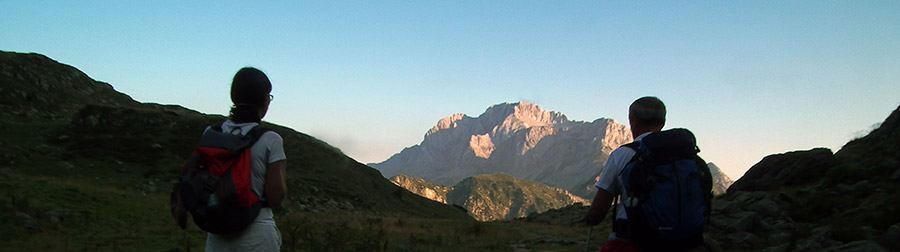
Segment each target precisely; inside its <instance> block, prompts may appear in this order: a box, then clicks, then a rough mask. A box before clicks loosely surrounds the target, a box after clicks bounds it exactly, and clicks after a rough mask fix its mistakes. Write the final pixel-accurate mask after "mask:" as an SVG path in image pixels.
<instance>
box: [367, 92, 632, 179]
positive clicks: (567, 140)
mask: <svg viewBox="0 0 900 252" xmlns="http://www.w3.org/2000/svg"><path fill="white" fill-rule="evenodd" d="M630 141H631V134H630V132H629V131H628V129H627V127H625V126H624V125H622V124H619V123H617V122H615V121H613V120H611V119H606V118H600V119H597V120H595V121H594V122H576V121H570V120H569V119H568V118H567V117H566V116H565V115H564V114H562V113H560V112H555V111H548V110H544V109H543V108H541V107H540V106H538V105H536V104H533V103H531V102H527V101H519V102H516V103H501V104H496V105H493V106H490V107H489V108H487V109H486V110H485V111H484V113H482V114H481V115H479V116H478V117H474V118H473V117H469V116H467V115H465V114H453V115H451V116H448V117H445V118H443V119H441V120H439V121H438V123H437V124H436V125H435V126H434V127H432V128H431V129H430V130H428V132H427V133H426V134H425V139H424V140H423V141H422V143H421V144H419V145H417V146H412V147H409V148H406V149H404V150H403V151H401V152H400V153H398V154H396V155H394V156H392V157H391V158H390V159H388V160H385V161H384V162H382V163H378V164H371V166H372V167H375V168H376V169H379V170H380V171H381V172H382V174H383V175H384V176H386V177H391V176H394V175H397V174H407V175H409V176H413V177H420V178H424V179H425V180H427V181H429V182H433V183H436V184H439V185H447V186H449V185H454V184H456V183H458V182H460V181H461V180H462V179H464V178H467V177H471V176H475V175H479V174H494V173H506V174H510V175H512V176H514V177H516V178H520V179H528V180H534V181H538V182H541V183H545V184H548V185H551V186H556V187H560V188H564V189H566V190H572V189H576V188H581V187H580V186H577V185H580V184H581V183H582V182H583V181H581V180H586V179H589V178H591V177H594V176H595V175H596V174H597V173H599V170H600V169H599V166H602V165H603V164H602V163H603V162H604V161H605V160H606V157H607V156H608V154H609V152H611V151H612V150H613V149H615V148H617V147H619V146H620V145H622V144H625V143H628V142H630ZM578 195H581V194H580V193H579V194H578Z"/></svg>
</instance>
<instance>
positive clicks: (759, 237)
mask: <svg viewBox="0 0 900 252" xmlns="http://www.w3.org/2000/svg"><path fill="white" fill-rule="evenodd" d="M898 128H900V107H898V108H897V110H895V111H894V112H893V113H891V115H890V116H888V118H887V119H886V120H885V121H884V123H882V124H881V126H880V127H878V128H877V129H875V130H874V131H872V132H871V133H870V134H868V135H867V136H865V137H862V138H860V139H856V140H853V141H851V142H849V143H847V144H846V145H844V147H843V148H841V150H840V151H838V152H837V153H835V154H832V152H831V150H828V149H822V148H817V149H812V150H807V151H795V152H789V153H784V154H776V155H770V156H768V157H766V158H764V159H763V160H762V161H760V162H759V163H757V164H756V165H754V166H753V167H751V168H750V170H748V171H747V173H746V174H745V175H744V176H743V177H741V179H739V180H738V181H735V182H734V184H733V185H732V186H731V187H730V188H729V189H728V195H726V196H725V197H720V198H717V199H716V200H715V201H714V202H713V209H712V214H711V219H710V221H709V229H708V230H709V234H710V237H712V238H713V239H714V240H716V241H717V242H718V243H720V244H721V245H722V247H723V248H724V249H725V250H758V251H898V250H900V242H897V240H898V237H900V235H898V234H900V216H898V215H897V213H898V212H900V195H898V194H897V193H895V192H897V191H900V133H898V132H900V130H898Z"/></svg>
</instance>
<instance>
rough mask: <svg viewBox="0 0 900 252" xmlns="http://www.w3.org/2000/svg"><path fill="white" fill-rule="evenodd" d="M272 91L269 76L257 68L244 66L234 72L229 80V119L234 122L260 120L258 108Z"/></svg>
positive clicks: (264, 102) (264, 103)
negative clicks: (230, 104) (231, 104)
mask: <svg viewBox="0 0 900 252" xmlns="http://www.w3.org/2000/svg"><path fill="white" fill-rule="evenodd" d="M269 92H272V83H271V82H269V77H266V74H265V73H263V72H262V71H260V70H259V69H256V68H252V67H245V68H241V70H238V72H237V73H236V74H234V79H233V80H232V81H231V102H233V103H234V105H233V106H231V115H230V117H231V121H233V122H235V123H245V122H257V123H259V122H261V121H262V118H259V109H260V108H262V107H263V106H265V105H266V101H268V99H269Z"/></svg>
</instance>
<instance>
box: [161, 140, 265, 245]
mask: <svg viewBox="0 0 900 252" xmlns="http://www.w3.org/2000/svg"><path fill="white" fill-rule="evenodd" d="M267 131H269V129H267V128H265V127H262V126H256V127H253V129H251V130H250V132H248V133H247V134H246V135H243V136H242V135H234V134H231V133H228V132H222V126H221V125H213V126H210V128H209V130H207V131H206V132H204V133H203V136H201V137H200V141H199V143H198V144H197V148H196V149H195V150H194V152H193V154H191V156H190V158H188V160H187V162H185V164H184V166H183V167H182V168H181V179H180V180H179V182H178V183H177V184H175V188H174V189H173V191H172V195H171V210H172V215H173V217H175V220H176V221H177V222H178V226H179V227H181V228H182V229H184V228H185V227H186V226H187V216H186V212H190V213H191V216H192V217H193V219H194V223H195V224H197V227H199V228H200V229H202V230H204V231H207V232H210V233H214V234H234V233H237V232H240V231H241V230H243V229H244V228H246V227H247V226H248V225H250V223H251V222H253V220H254V219H256V216H257V215H259V210H260V208H262V207H264V206H265V205H266V202H263V201H260V200H259V197H257V196H256V194H254V193H253V192H252V191H251V190H250V173H251V170H252V168H251V162H250V161H251V155H250V147H251V146H253V144H254V143H256V141H257V140H259V138H260V136H262V135H263V133H265V132H267Z"/></svg>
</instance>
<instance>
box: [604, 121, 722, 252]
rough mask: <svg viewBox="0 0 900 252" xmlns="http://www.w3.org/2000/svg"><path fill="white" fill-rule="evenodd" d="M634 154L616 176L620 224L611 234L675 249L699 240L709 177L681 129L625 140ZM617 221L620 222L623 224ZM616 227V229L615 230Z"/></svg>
mask: <svg viewBox="0 0 900 252" xmlns="http://www.w3.org/2000/svg"><path fill="white" fill-rule="evenodd" d="M625 147H628V148H631V149H634V150H635V151H636V152H637V153H636V154H635V155H634V157H633V158H632V159H631V160H630V161H629V162H628V163H627V164H626V165H625V168H624V169H623V170H622V173H621V178H622V184H623V185H624V187H625V191H624V192H623V195H622V200H621V201H622V204H623V205H624V206H625V213H626V214H627V216H628V220H627V221H626V223H620V224H619V225H617V224H615V223H614V224H613V230H616V235H620V236H622V237H624V238H627V239H629V240H632V241H634V242H635V243H636V244H638V246H640V247H641V248H642V249H643V250H644V251H681V250H688V249H691V248H694V247H697V246H700V245H702V244H703V226H704V225H705V224H706V220H707V217H708V216H709V211H710V206H711V200H712V176H711V175H710V172H709V167H708V166H707V164H706V162H705V161H703V159H701V158H700V157H699V156H697V153H698V152H700V149H699V148H697V140H696V138H694V134H693V133H691V132H690V131H688V130H687V129H671V130H666V131H661V132H654V133H651V134H649V135H647V136H645V137H644V138H643V139H642V140H641V141H637V142H633V143H630V144H627V145H625ZM621 224H625V225H624V226H623V225H621ZM617 229H618V230H617Z"/></svg>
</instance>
